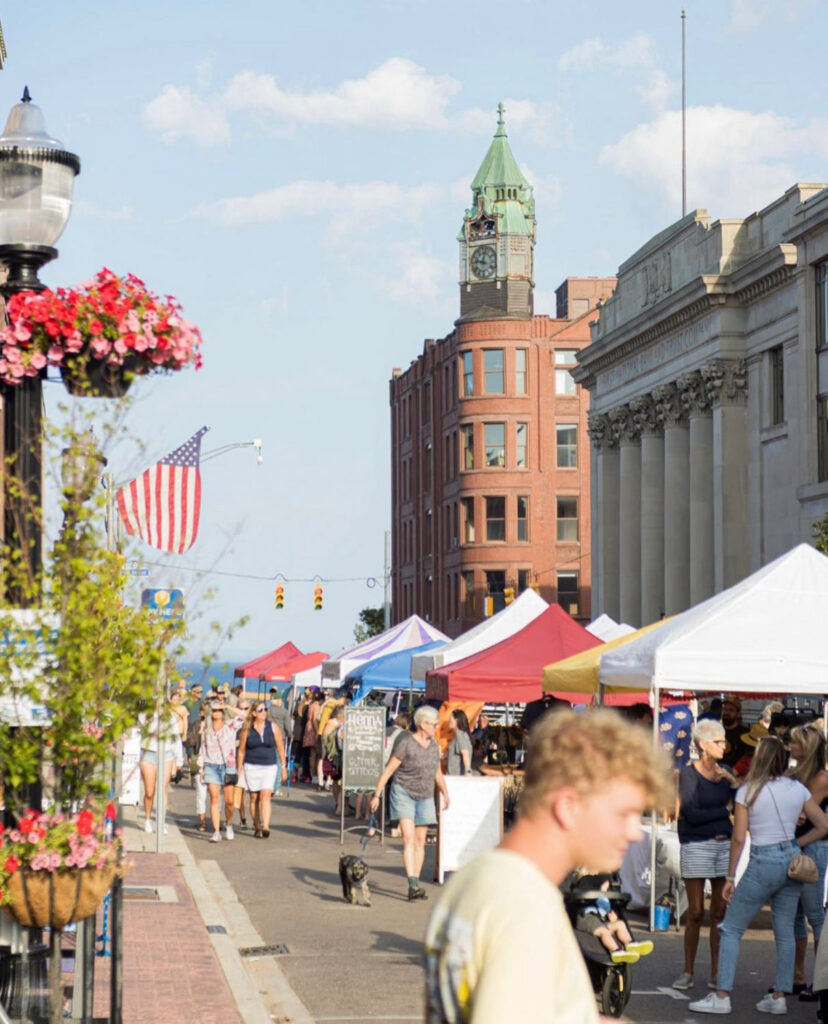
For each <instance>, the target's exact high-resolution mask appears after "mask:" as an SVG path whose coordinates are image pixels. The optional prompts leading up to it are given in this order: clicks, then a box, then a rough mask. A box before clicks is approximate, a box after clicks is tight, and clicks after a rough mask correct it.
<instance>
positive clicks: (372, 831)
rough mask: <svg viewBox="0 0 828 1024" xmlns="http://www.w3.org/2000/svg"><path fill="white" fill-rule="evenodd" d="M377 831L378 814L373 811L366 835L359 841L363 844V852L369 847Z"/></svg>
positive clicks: (369, 818)
mask: <svg viewBox="0 0 828 1024" xmlns="http://www.w3.org/2000/svg"><path fill="white" fill-rule="evenodd" d="M376 831H377V816H376V814H375V813H374V812H373V811H371V814H370V815H369V817H368V829H367V831H366V833H365V835H364V836H363V837H362V839H360V841H359V842H360V845H361V846H362V852H363V853H364V852H365V851H366V850H367V849H368V844H369V843H370V842H371V840H372V839H373V838H374V835H375V833H376Z"/></svg>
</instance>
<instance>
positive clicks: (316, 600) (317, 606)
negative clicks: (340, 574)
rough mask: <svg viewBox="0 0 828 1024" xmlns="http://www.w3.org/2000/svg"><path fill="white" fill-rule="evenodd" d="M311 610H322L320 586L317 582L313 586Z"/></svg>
mask: <svg viewBox="0 0 828 1024" xmlns="http://www.w3.org/2000/svg"><path fill="white" fill-rule="evenodd" d="M313 610H314V611H315V612H321V611H322V586H321V584H319V583H317V584H316V586H315V587H314V588H313Z"/></svg>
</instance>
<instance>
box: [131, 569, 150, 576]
mask: <svg viewBox="0 0 828 1024" xmlns="http://www.w3.org/2000/svg"><path fill="white" fill-rule="evenodd" d="M129 575H130V576H149V569H130V570H129Z"/></svg>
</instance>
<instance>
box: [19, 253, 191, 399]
mask: <svg viewBox="0 0 828 1024" xmlns="http://www.w3.org/2000/svg"><path fill="white" fill-rule="evenodd" d="M6 311H7V314H8V318H9V323H8V325H7V326H6V327H5V328H4V329H3V330H0V381H2V383H4V384H7V385H15V384H19V383H20V382H21V381H23V380H25V379H26V378H27V377H37V376H43V375H44V374H45V372H46V371H47V369H48V367H50V366H56V367H58V368H59V369H60V371H61V375H62V377H63V380H64V383H65V385H66V387H67V389H68V390H69V392H70V394H73V395H86V396H93V397H95V396H98V397H118V396H119V395H120V394H125V393H126V388H128V387H129V383H130V382H131V380H132V378H134V377H135V376H142V375H146V374H149V373H161V372H165V371H173V370H181V369H184V368H185V367H186V366H189V365H193V366H195V368H196V369H198V368H199V367H200V366H201V354H200V349H201V334H200V332H199V330H198V328H197V327H195V326H194V325H193V324H191V323H188V322H187V321H186V320H185V319H184V318H183V317H182V316H181V307H180V306H179V304H178V303H177V302H176V300H175V299H174V298H172V296H170V295H167V296H165V297H164V298H163V299H161V298H159V296H157V295H156V294H155V293H154V292H151V291H150V290H149V289H148V288H147V287H146V285H145V284H144V282H143V281H141V280H140V279H139V278H137V277H135V276H134V275H133V274H127V275H126V277H119V276H118V275H117V274H114V273H113V272H112V271H111V270H106V269H104V270H101V271H100V272H99V273H98V274H97V275H96V276H95V278H94V280H92V281H87V282H85V283H84V284H83V285H81V286H80V287H79V288H58V289H56V290H55V291H50V290H48V289H47V290H45V291H42V292H32V291H27V292H18V293H16V294H15V295H12V296H11V298H10V299H9V301H8V303H7V306H6Z"/></svg>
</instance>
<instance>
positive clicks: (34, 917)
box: [0, 804, 120, 928]
mask: <svg viewBox="0 0 828 1024" xmlns="http://www.w3.org/2000/svg"><path fill="white" fill-rule="evenodd" d="M114 819H115V808H114V806H113V805H112V804H109V805H108V806H107V808H106V811H105V812H104V813H103V814H102V815H99V814H97V813H95V812H94V811H92V810H89V809H85V810H82V811H80V812H79V813H77V814H73V815H65V814H59V813H58V814H38V813H37V812H36V811H27V812H26V814H24V815H23V817H22V818H21V819H20V821H19V822H18V823H17V825H16V827H15V828H11V829H8V830H4V831H3V832H2V836H0V904H2V905H3V906H4V907H5V909H6V910H7V911H8V912H9V913H10V914H11V916H12V917H13V918H14V919H15V920H16V921H18V922H19V923H20V924H22V925H26V926H27V927H38V928H43V927H45V926H46V925H49V926H50V927H51V928H64V927H65V926H66V925H67V924H69V923H70V922H72V921H81V920H83V919H84V918H85V917H89V916H90V915H91V914H94V913H95V910H96V909H97V907H98V905H99V904H100V902H101V900H102V899H103V898H104V896H105V895H106V892H107V890H108V889H109V888H110V886H111V885H112V882H113V880H114V879H115V876H116V874H117V873H118V871H119V864H118V855H119V852H120V839H118V838H117V837H115V835H114V833H113V823H114ZM0 828H2V826H0Z"/></svg>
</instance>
